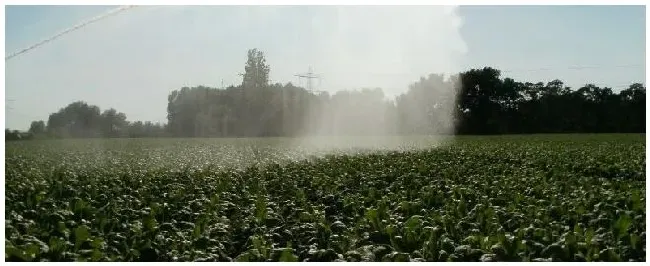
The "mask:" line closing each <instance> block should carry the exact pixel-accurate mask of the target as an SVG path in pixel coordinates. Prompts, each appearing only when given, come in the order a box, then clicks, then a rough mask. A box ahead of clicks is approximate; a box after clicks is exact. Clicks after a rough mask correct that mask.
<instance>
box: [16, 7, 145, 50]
mask: <svg viewBox="0 0 650 266" xmlns="http://www.w3.org/2000/svg"><path fill="white" fill-rule="evenodd" d="M134 7H136V6H120V7H118V8H115V9H111V10H109V11H108V12H106V13H104V14H101V15H99V16H96V17H94V18H91V19H89V20H86V21H83V22H81V23H79V24H77V25H75V26H73V27H70V28H67V29H65V30H63V31H61V32H60V33H58V34H56V35H54V36H52V37H49V38H47V39H44V40H42V41H40V42H38V43H36V44H33V45H31V46H29V47H27V48H25V49H22V50H20V51H18V52H15V53H12V54H10V55H8V56H5V61H6V60H9V59H12V58H14V57H16V56H18V55H21V54H24V53H26V52H29V51H31V50H33V49H35V48H38V47H40V46H41V45H43V44H46V43H48V42H51V41H54V40H56V39H58V38H59V37H61V36H63V35H66V34H68V33H70V32H73V31H75V30H78V29H80V28H82V27H85V26H87V25H89V24H91V23H94V22H97V21H100V20H102V19H105V18H108V17H110V16H113V15H116V14H118V13H121V12H123V11H126V10H129V9H131V8H134Z"/></svg>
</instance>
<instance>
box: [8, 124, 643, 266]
mask: <svg viewBox="0 0 650 266" xmlns="http://www.w3.org/2000/svg"><path fill="white" fill-rule="evenodd" d="M256 141H257V142H259V143H257V144H256V145H258V147H266V148H255V149H252V148H250V146H247V145H244V144H242V142H244V141H243V140H241V141H232V140H231V141H222V140H202V141H192V140H155V141H153V140H140V141H133V140H115V141H108V142H107V141H68V142H53V141H49V142H48V141H44V142H37V141H35V142H23V143H8V144H7V147H6V160H5V167H6V178H5V182H6V183H5V184H6V185H5V206H6V209H5V217H6V218H5V219H6V220H5V246H6V248H5V259H6V260H10V261H16V260H17V261H44V260H49V261H72V260H85V261H645V245H646V242H645V239H646V233H645V227H646V221H645V216H646V215H645V136H643V135H591V136H589V135H575V136H538V137H531V136H526V137H521V136H520V137H484V138H476V137H468V138H459V139H457V141H456V143H454V144H453V145H450V146H445V147H439V148H435V149H428V150H421V151H399V152H398V151H395V152H381V153H369V154H368V153H366V154H358V155H332V156H326V157H324V158H321V159H319V160H310V161H295V160H294V161H293V162H292V160H291V159H292V158H293V159H295V158H299V159H303V158H308V156H306V155H304V154H303V155H301V154H291V152H292V151H291V150H289V149H286V150H283V149H280V148H278V146H277V145H276V146H274V145H270V144H268V143H266V144H264V145H266V146H264V145H261V146H260V143H263V142H264V141H260V140H256ZM91 144H92V145H91ZM270 147H274V148H270ZM246 152H249V153H246ZM252 155H254V156H252ZM253 157H254V158H255V160H256V161H257V162H262V163H264V165H265V166H264V167H260V166H253V165H251V164H250V161H251V158H253ZM233 166H243V168H245V169H241V168H242V167H239V168H240V169H237V167H233ZM249 166H250V167H249Z"/></svg>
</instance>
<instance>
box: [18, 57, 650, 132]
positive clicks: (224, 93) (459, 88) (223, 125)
mask: <svg viewBox="0 0 650 266" xmlns="http://www.w3.org/2000/svg"><path fill="white" fill-rule="evenodd" d="M244 70H245V73H244V74H243V79H242V83H241V84H240V85H238V86H230V87H228V88H225V89H217V88H209V87H203V86H199V87H193V88H187V87H185V88H181V89H180V90H175V91H172V92H171V93H170V94H169V96H168V105H167V124H154V123H151V122H129V121H127V118H126V115H125V114H123V113H119V112H117V111H116V110H115V109H108V110H105V111H104V112H100V109H99V107H97V106H93V105H88V104H86V103H84V102H75V103H72V104H70V105H68V106H67V107H65V108H63V109H61V110H59V111H58V112H56V113H53V114H51V115H50V117H49V119H48V121H47V123H45V122H44V121H35V122H32V125H31V127H30V130H29V135H30V136H44V137H54V138H77V137H132V138H137V137H165V136H170V137H265V136H301V135H386V134H388V135H395V134H399V135H410V134H418V135H420V134H520V133H523V134H526V133H605V132H607V133H615V132H621V133H623V132H626V133H632V132H639V133H640V132H645V86H644V85H643V84H639V83H635V84H631V85H630V86H629V87H628V88H627V89H624V90H622V91H620V92H619V93H615V92H614V91H613V90H612V89H611V88H608V87H602V88H601V87H598V86H595V85H593V84H587V85H585V86H583V87H581V88H577V89H573V88H570V87H567V86H565V85H564V84H563V83H562V81H560V80H553V81H550V82H547V83H542V82H538V83H530V82H519V81H515V80H513V79H511V78H507V77H502V76H501V72H500V71H499V70H497V69H493V68H489V67H486V68H483V69H472V70H469V71H466V72H463V73H459V74H457V75H454V76H451V77H447V78H445V77H444V76H443V75H436V74H431V75H429V76H428V77H426V78H421V79H420V80H419V81H417V82H415V83H413V84H411V85H410V86H409V89H408V90H407V91H406V92H405V93H403V94H402V95H399V96H398V97H396V98H395V99H394V100H387V99H386V98H385V97H384V93H383V92H382V90H381V89H379V88H375V89H362V90H342V91H339V92H336V93H334V94H332V95H330V94H329V93H327V92H324V93H314V92H310V91H308V90H306V89H304V88H301V87H296V86H294V85H292V84H291V83H287V84H284V85H282V84H279V83H276V84H269V81H268V77H269V72H270V67H269V65H268V64H267V63H266V60H265V58H264V54H263V53H262V52H260V51H257V50H255V49H253V50H250V51H249V52H248V60H247V62H246V65H245V68H244ZM9 133H12V132H11V131H9ZM9 135H10V134H8V131H7V130H6V131H5V136H6V137H5V139H7V136H9ZM25 138H27V137H25V136H23V137H22V139H25Z"/></svg>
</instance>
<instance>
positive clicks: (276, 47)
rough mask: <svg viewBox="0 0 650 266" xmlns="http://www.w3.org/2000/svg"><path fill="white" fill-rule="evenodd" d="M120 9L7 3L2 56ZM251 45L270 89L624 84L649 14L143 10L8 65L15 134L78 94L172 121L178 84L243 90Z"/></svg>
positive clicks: (557, 9)
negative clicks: (488, 73) (473, 77)
mask: <svg viewBox="0 0 650 266" xmlns="http://www.w3.org/2000/svg"><path fill="white" fill-rule="evenodd" d="M113 8H115V7H106V6H104V7H102V6H85V7H84V6H76V7H39V6H27V7H15V6H14V7H6V9H5V15H6V24H5V49H6V51H5V54H6V55H7V54H9V53H13V52H15V51H17V50H20V49H23V48H25V47H27V46H29V45H31V44H33V43H35V42H38V41H40V40H42V39H44V38H47V37H50V36H51V35H54V34H56V33H58V32H59V31H61V30H64V29H66V28H68V27H71V26H74V25H75V24H77V23H79V22H82V21H84V20H86V19H89V18H91V17H94V16H96V15H99V14H101V13H104V12H106V11H108V10H110V9H113ZM249 48H259V49H261V50H262V51H264V52H265V53H266V56H267V62H268V63H269V64H270V65H271V80H272V81H274V82H282V83H286V82H293V83H294V84H299V85H302V86H306V82H305V81H304V80H302V81H300V80H299V79H298V78H297V77H295V76H294V75H295V74H298V73H303V72H306V71H307V70H308V67H309V66H312V67H313V70H314V72H316V73H318V74H320V75H321V76H322V78H321V79H320V81H315V82H314V84H315V86H316V87H317V88H318V89H322V90H329V91H334V90H339V89H353V88H361V87H382V88H383V89H384V91H385V92H386V93H387V94H389V95H395V94H399V93H401V92H403V91H405V90H406V88H407V86H408V84H410V83H411V82H413V81H416V80H417V79H418V78H419V76H422V75H426V74H428V73H432V72H434V73H442V72H444V73H451V72H458V71H461V70H467V69H469V68H472V67H483V66H493V67H496V68H498V69H501V70H503V71H504V73H503V75H504V76H509V77H513V78H515V79H517V80H526V81H534V82H536V81H545V82H546V81H550V80H551V79H555V78H559V79H561V80H563V81H565V82H566V83H567V84H569V85H570V86H574V87H577V86H580V85H583V84H585V83H588V82H590V83H595V84H597V85H600V86H611V87H614V88H622V87H624V86H625V85H628V84H629V83H632V82H643V83H645V8H644V7H643V6H638V7H634V6H627V7H624V6H621V7H614V6H596V7H585V6H582V7H580V6H539V7H535V6H527V7H499V6H486V7H436V6H430V7H315V6H303V7H279V6H278V7H234V6H230V7H228V6H223V7H218V6H211V7H198V6H194V7H192V6H188V7H180V6H175V7H174V6H171V7H154V6H144V7H137V8H133V9H130V10H127V11H125V12H123V13H121V14H118V15H116V16H112V17H109V18H107V19H105V20H102V21H99V22H97V23H94V24H91V25H88V26H87V27H85V28H82V29H80V30H78V31H75V32H73V33H70V34H68V35H65V36H62V37H61V38H59V39H57V40H55V41H53V42H51V43H48V44H45V45H43V46H41V47H40V48H37V49H34V50H32V51H30V52H28V53H25V54H22V55H19V56H17V57H15V58H13V59H11V60H9V61H6V62H5V69H6V71H5V78H6V81H5V98H6V99H7V100H8V101H6V102H5V103H6V105H7V107H8V108H5V110H6V125H5V127H6V128H7V127H8V128H12V129H27V128H28V127H29V123H30V121H32V120H40V119H42V120H47V117H48V115H49V114H50V113H52V112H55V111H57V110H58V109H59V108H62V107H64V106H65V105H67V104H69V103H71V102H73V101H76V100H83V101H86V102H88V103H90V104H94V105H98V106H99V107H100V108H101V109H102V110H104V109H107V108H110V107H113V108H116V109H117V110H118V111H121V112H124V113H126V114H127V117H128V119H129V120H152V121H160V122H165V121H166V118H165V117H166V105H167V95H168V94H169V93H170V92H171V91H172V90H174V89H178V88H180V87H183V86H197V85H207V86H212V87H220V86H221V84H222V80H223V84H224V85H226V86H227V85H230V84H237V83H239V82H241V80H240V77H239V76H238V73H241V72H243V69H244V62H245V60H246V50H247V49H249ZM572 67H590V68H582V69H572ZM539 69H548V70H539ZM535 70H538V71H535ZM9 100H11V101H9Z"/></svg>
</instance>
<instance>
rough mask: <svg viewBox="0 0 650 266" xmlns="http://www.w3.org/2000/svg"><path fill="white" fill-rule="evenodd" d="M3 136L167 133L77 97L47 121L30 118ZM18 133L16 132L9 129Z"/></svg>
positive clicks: (147, 134) (160, 126) (144, 134)
mask: <svg viewBox="0 0 650 266" xmlns="http://www.w3.org/2000/svg"><path fill="white" fill-rule="evenodd" d="M7 132H8V130H5V140H25V139H39V138H120V137H128V138H142V137H165V136H169V134H168V133H167V130H166V129H165V126H164V125H162V124H160V123H152V122H148V121H147V122H141V121H135V122H130V121H127V120H126V115H125V114H124V113H121V112H118V111H117V110H115V109H113V108H110V109H107V110H104V111H103V112H100V109H99V107H98V106H95V105H89V104H87V103H85V102H82V101H78V102H73V103H71V104H69V105H68V106H66V107H64V108H61V109H60V110H59V111H58V112H56V113H52V114H50V116H49V118H48V120H47V122H44V121H33V122H32V123H31V125H30V127H29V130H28V132H26V133H22V134H21V135H20V136H19V137H16V134H7ZM12 133H18V132H15V131H14V132H12Z"/></svg>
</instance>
